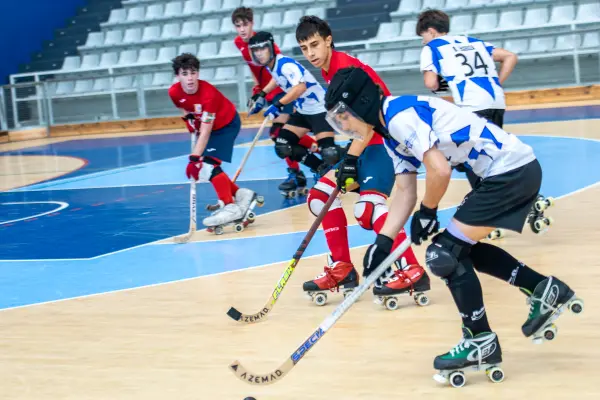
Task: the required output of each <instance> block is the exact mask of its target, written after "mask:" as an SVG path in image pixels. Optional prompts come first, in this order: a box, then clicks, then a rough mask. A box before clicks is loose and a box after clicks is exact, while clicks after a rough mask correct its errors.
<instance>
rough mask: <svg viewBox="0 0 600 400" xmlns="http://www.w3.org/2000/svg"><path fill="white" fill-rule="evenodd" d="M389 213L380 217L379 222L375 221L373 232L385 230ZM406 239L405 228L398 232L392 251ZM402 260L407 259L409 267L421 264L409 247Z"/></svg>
mask: <svg viewBox="0 0 600 400" xmlns="http://www.w3.org/2000/svg"><path fill="white" fill-rule="evenodd" d="M387 216H388V213H385V214H383V215H382V216H381V217H379V218H378V219H377V221H375V223H374V224H373V230H374V231H375V233H379V232H380V231H381V228H383V224H384V223H385V219H386V218H387ZM404 239H406V232H405V231H404V228H402V230H400V232H398V235H397V236H396V238H395V239H394V244H393V245H392V251H394V249H395V248H396V247H398V246H400V244H401V243H402V242H403V241H404ZM400 257H401V258H402V257H404V258H405V259H406V262H407V263H408V265H413V264H416V265H420V264H419V262H418V261H417V257H416V256H415V253H414V252H413V249H412V247H409V248H408V249H406V251H405V252H404V253H403V254H402V255H401V256H400Z"/></svg>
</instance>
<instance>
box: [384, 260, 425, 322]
mask: <svg viewBox="0 0 600 400" xmlns="http://www.w3.org/2000/svg"><path fill="white" fill-rule="evenodd" d="M398 264H399V263H396V267H397V269H396V270H395V271H394V273H393V275H392V276H391V277H390V278H389V280H387V281H386V282H385V283H384V284H383V285H380V286H377V285H375V286H374V287H373V295H375V296H376V300H375V302H376V303H378V304H382V305H383V306H385V308H387V309H388V310H396V309H397V308H398V306H399V304H398V295H400V294H403V293H407V294H408V295H409V296H413V298H414V300H415V303H417V304H418V305H419V306H426V305H428V304H429V297H427V295H426V294H425V293H423V292H426V291H428V290H430V289H431V286H430V282H429V276H428V275H427V272H425V270H424V269H423V267H421V266H420V265H408V266H406V267H404V268H400V265H398ZM413 293H414V295H413Z"/></svg>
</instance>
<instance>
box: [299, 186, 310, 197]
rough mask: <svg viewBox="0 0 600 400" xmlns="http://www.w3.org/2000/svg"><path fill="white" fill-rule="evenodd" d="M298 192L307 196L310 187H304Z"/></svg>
mask: <svg viewBox="0 0 600 400" xmlns="http://www.w3.org/2000/svg"><path fill="white" fill-rule="evenodd" d="M298 193H299V194H300V196H306V195H308V189H307V188H302V189H300V190H299V191H298Z"/></svg>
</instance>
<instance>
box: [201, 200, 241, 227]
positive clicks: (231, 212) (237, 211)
mask: <svg viewBox="0 0 600 400" xmlns="http://www.w3.org/2000/svg"><path fill="white" fill-rule="evenodd" d="M243 220H244V213H242V210H241V208H240V206H239V205H237V204H236V203H230V204H226V205H225V206H224V207H223V208H221V209H220V210H218V211H216V212H214V213H213V214H212V215H210V216H208V217H206V218H204V220H203V221H202V223H203V224H204V226H206V227H207V229H206V230H207V231H208V232H214V233H215V234H217V235H222V234H223V228H225V227H226V226H228V225H234V226H235V231H236V232H241V231H243V230H244V225H243Z"/></svg>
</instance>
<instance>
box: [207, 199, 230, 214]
mask: <svg viewBox="0 0 600 400" xmlns="http://www.w3.org/2000/svg"><path fill="white" fill-rule="evenodd" d="M224 206H225V203H223V200H217V202H216V203H215V204H207V205H206V209H207V210H208V211H210V212H211V213H212V214H214V213H215V212H217V211H219V210H220V209H221V208H223V207H224Z"/></svg>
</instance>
